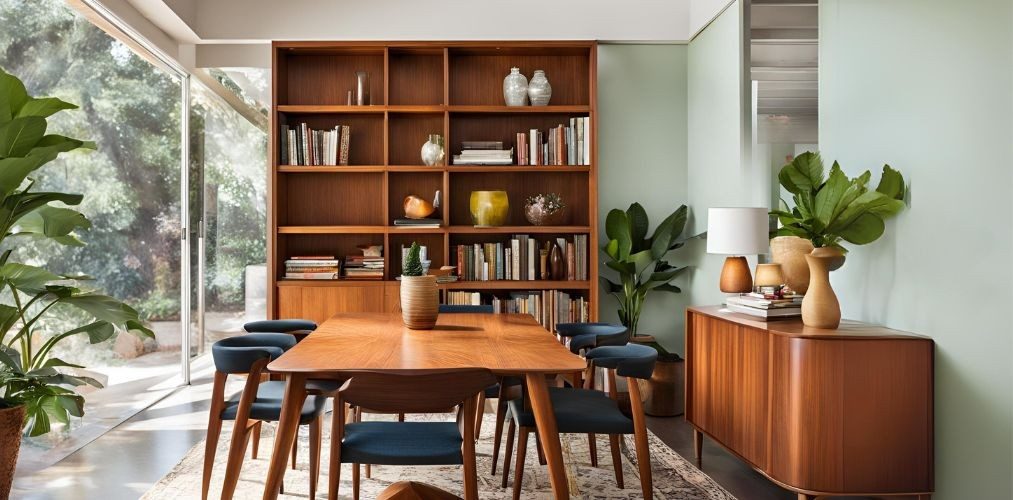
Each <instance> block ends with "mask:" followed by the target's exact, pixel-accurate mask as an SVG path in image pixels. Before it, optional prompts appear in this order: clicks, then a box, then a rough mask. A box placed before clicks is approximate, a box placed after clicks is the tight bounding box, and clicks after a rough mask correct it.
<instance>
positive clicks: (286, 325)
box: [243, 319, 317, 337]
mask: <svg viewBox="0 0 1013 500" xmlns="http://www.w3.org/2000/svg"><path fill="white" fill-rule="evenodd" d="M316 329H317V324H316V323H314V322H312V321H310V320H308V319H266V320H262V321H251V322H249V323H246V324H245V325H243V330H246V332H247V333H290V334H292V335H295V336H297V337H305V336H306V335H309V334H310V333H311V332H313V330H316Z"/></svg>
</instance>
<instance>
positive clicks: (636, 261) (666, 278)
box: [600, 203, 688, 337]
mask: <svg viewBox="0 0 1013 500" xmlns="http://www.w3.org/2000/svg"><path fill="white" fill-rule="evenodd" d="M687 214H688V209H687V208H686V205H682V206H681V207H679V208H677V209H676V210H675V211H674V212H672V213H671V215H669V216H668V217H665V220H663V221H661V224H658V227H656V228H655V229H654V233H653V234H652V235H651V236H650V237H648V236H647V230H648V227H649V221H648V219H647V212H646V211H644V207H643V206H641V205H640V204H639V203H634V204H632V205H630V208H628V209H627V210H626V211H625V212H624V211H622V210H619V209H618V208H615V209H612V210H610V211H609V213H608V215H607V216H606V217H605V235H606V236H607V237H608V243H606V244H605V246H603V247H602V251H603V252H604V253H605V256H606V257H607V259H606V261H605V265H606V266H608V267H609V268H610V269H612V270H614V271H616V272H617V273H618V275H619V280H618V281H612V280H610V279H608V278H606V277H604V276H602V277H601V278H600V280H601V284H602V287H603V288H604V289H605V291H607V292H608V293H609V294H611V295H612V296H613V297H615V298H616V300H617V301H619V321H621V322H622V324H623V325H624V326H625V327H626V328H628V329H629V331H630V335H632V336H634V337H636V336H637V325H638V324H639V323H640V312H641V310H642V308H643V306H644V299H646V298H647V294H648V293H649V292H651V291H652V290H657V291H662V292H670V293H679V292H681V291H682V290H680V289H679V287H677V286H675V285H673V284H672V280H674V279H675V278H676V277H677V276H678V275H679V273H681V272H682V271H683V270H684V269H686V268H685V267H677V266H675V265H673V264H671V263H669V262H668V261H667V260H665V256H666V255H668V252H671V251H672V250H676V249H678V248H681V247H682V246H683V244H684V243H685V240H683V239H681V238H680V236H681V235H682V231H683V229H684V228H685V227H686V217H687Z"/></svg>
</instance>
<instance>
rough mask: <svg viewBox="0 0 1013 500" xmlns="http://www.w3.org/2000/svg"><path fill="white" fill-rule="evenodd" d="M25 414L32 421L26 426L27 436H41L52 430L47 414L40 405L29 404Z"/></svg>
mask: <svg viewBox="0 0 1013 500" xmlns="http://www.w3.org/2000/svg"><path fill="white" fill-rule="evenodd" d="M27 416H28V419H29V421H31V423H32V424H31V426H30V427H29V428H28V435H29V436H31V437H36V436H41V435H43V434H46V433H47V432H49V431H50V430H52V429H51V427H50V425H49V414H47V413H46V410H45V408H43V407H42V406H41V405H39V404H36V405H29V408H28V415H27Z"/></svg>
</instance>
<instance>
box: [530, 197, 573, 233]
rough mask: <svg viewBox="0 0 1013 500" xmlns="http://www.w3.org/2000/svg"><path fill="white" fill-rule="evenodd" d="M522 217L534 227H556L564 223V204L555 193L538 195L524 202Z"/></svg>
mask: <svg viewBox="0 0 1013 500" xmlns="http://www.w3.org/2000/svg"><path fill="white" fill-rule="evenodd" d="M524 217H525V218H527V219H528V222H530V223H531V224H534V225H536V226H558V225H561V224H563V223H564V222H566V221H565V217H566V203H564V202H563V198H562V197H560V196H559V195H558V194H556V193H546V194H541V193H539V194H537V195H535V196H530V197H528V199H527V200H526V201H525V202H524Z"/></svg>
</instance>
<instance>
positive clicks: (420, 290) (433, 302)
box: [401, 241, 440, 330]
mask: <svg viewBox="0 0 1013 500" xmlns="http://www.w3.org/2000/svg"><path fill="white" fill-rule="evenodd" d="M420 253H421V247H419V244H418V243H417V242H414V241H413V242H412V247H411V249H409V250H408V256H407V257H406V258H405V263H404V269H403V270H402V271H401V318H402V319H403V320H404V324H405V326H407V327H408V328H411V329H412V330H432V329H433V327H434V326H436V318H437V316H438V315H439V313H440V291H439V289H438V288H437V287H436V276H430V275H427V274H426V271H425V269H424V268H423V267H422V259H421V258H420V256H419V254H420Z"/></svg>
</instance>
